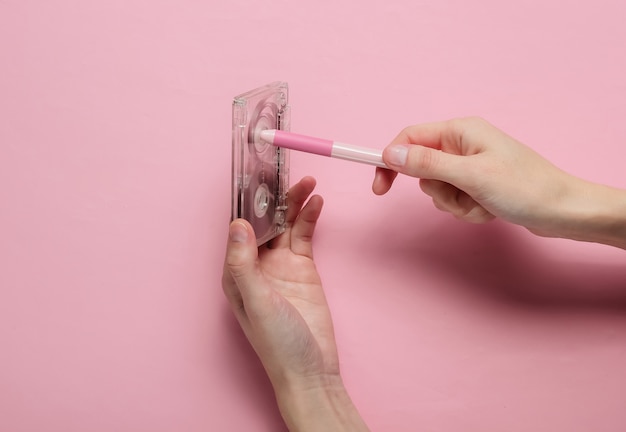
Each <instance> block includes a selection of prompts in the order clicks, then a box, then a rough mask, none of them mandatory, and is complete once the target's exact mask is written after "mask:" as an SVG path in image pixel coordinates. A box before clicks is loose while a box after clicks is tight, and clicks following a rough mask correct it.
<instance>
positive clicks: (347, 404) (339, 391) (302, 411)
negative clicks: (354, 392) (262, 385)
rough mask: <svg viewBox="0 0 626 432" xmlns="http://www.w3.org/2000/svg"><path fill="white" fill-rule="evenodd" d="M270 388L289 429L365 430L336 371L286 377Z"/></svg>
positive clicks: (306, 430) (313, 431)
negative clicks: (317, 374)
mask: <svg viewBox="0 0 626 432" xmlns="http://www.w3.org/2000/svg"><path fill="white" fill-rule="evenodd" d="M274 391H275V393H276V400H277V402H278V407H279V409H280V412H281V415H282V416H283V419H284V420H285V423H286V424H287V427H288V428H289V430H290V431H291V432H294V431H298V432H315V431H330V430H342V431H343V430H345V431H367V430H369V429H368V428H367V426H366V424H365V423H364V422H363V419H362V418H361V416H360V415H359V413H358V411H357V409H356V407H355V406H354V404H353V403H352V400H351V399H350V396H349V394H348V392H347V390H346V388H345V386H344V385H343V381H342V379H341V376H340V375H338V374H336V375H321V376H313V377H307V378H299V379H291V380H286V381H283V382H282V383H281V384H280V385H274Z"/></svg>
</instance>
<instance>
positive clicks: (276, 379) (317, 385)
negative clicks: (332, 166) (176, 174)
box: [222, 177, 366, 430]
mask: <svg viewBox="0 0 626 432" xmlns="http://www.w3.org/2000/svg"><path fill="white" fill-rule="evenodd" d="M314 187H315V179H313V178H312V177H305V178H303V179H302V180H301V181H300V182H299V183H297V184H296V185H294V186H293V187H292V188H291V189H290V190H289V194H288V210H287V214H286V220H287V224H288V228H287V230H286V231H285V232H284V233H283V234H281V235H280V236H278V237H276V238H275V239H274V240H272V241H271V242H269V243H268V244H267V245H264V246H261V247H260V248H258V249H257V247H256V238H255V235H254V231H253V229H252V226H250V224H249V223H248V222H247V221H245V220H243V219H237V220H235V221H233V222H232V223H231V225H230V232H229V241H228V245H227V248H226V259H225V264H224V273H223V277H222V287H223V289H224V293H225V294H226V297H227V298H228V300H229V303H230V305H231V307H232V310H233V312H234V314H235V316H236V318H237V320H238V321H239V324H240V325H241V328H242V329H243V331H244V333H245V335H246V337H247V338H248V340H249V341H250V343H251V344H252V346H253V348H254V350H255V351H256V353H257V355H258V356H259V358H260V360H261V362H262V363H263V366H264V368H265V370H266V372H267V374H268V376H269V378H270V381H271V382H272V385H273V387H274V391H275V393H276V398H277V401H278V405H279V408H280V410H281V414H282V415H283V418H284V419H285V422H286V423H287V426H288V427H289V428H290V430H338V429H337V427H339V425H348V424H349V425H352V426H354V425H360V427H361V428H362V429H359V430H366V429H363V428H364V424H363V423H362V420H360V417H359V416H358V413H356V410H355V409H354V406H353V405H352V402H351V401H350V398H349V397H348V394H347V392H346V391H345V388H344V387H343V383H342V381H341V376H340V374H339V360H338V357H337V346H336V343H335V336H334V331H333V324H332V320H331V316H330V311H329V309H328V305H327V303H326V298H325V296H324V291H323V289H322V284H321V280H320V277H319V274H318V273H317V270H316V268H315V263H314V262H313V249H312V244H311V240H312V238H313V233H314V231H315V225H316V223H317V220H318V218H319V216H320V212H321V210H322V205H323V200H322V198H321V197H320V196H318V195H315V196H313V197H311V199H310V200H309V201H308V202H307V203H306V205H304V203H305V202H306V200H307V198H308V196H309V195H310V194H311V192H312V191H313V189H314ZM303 205H304V207H303Z"/></svg>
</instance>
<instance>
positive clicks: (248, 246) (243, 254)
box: [224, 219, 260, 298]
mask: <svg viewBox="0 0 626 432" xmlns="http://www.w3.org/2000/svg"><path fill="white" fill-rule="evenodd" d="M258 257H259V252H258V249H257V244H256V237H255V235H254V230H253V228H252V226H251V225H250V223H248V222H247V221H246V220H244V219H237V220H235V221H233V222H231V224H230V227H229V230H228V244H227V246H226V259H225V263H224V267H225V269H224V270H225V273H226V272H228V273H230V275H231V277H232V279H233V282H234V283H235V285H236V287H237V288H238V289H239V291H240V293H241V296H242V297H244V298H245V297H247V295H248V294H249V293H250V291H251V288H252V287H253V286H254V285H255V281H257V280H258V278H259V275H260V271H259V264H258Z"/></svg>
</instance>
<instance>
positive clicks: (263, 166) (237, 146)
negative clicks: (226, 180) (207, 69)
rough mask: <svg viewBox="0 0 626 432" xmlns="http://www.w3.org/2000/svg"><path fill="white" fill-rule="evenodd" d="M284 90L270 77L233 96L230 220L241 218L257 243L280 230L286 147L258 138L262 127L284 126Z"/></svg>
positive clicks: (282, 227) (285, 186) (284, 199)
mask: <svg viewBox="0 0 626 432" xmlns="http://www.w3.org/2000/svg"><path fill="white" fill-rule="evenodd" d="M288 99H289V89H288V85H287V83H285V82H280V81H277V82H274V83H271V84H268V85H266V86H263V87H259V88H257V89H254V90H251V91H249V92H246V93H243V94H241V95H239V96H236V97H235V98H234V100H233V140H232V146H233V149H232V150H233V154H232V219H236V218H243V219H246V220H247V221H248V222H250V224H251V225H252V227H253V228H254V231H255V233H256V238H257V244H258V245H261V244H263V243H266V242H268V241H269V240H271V239H273V238H274V237H276V236H277V235H279V234H281V233H282V232H284V231H285V228H286V220H285V212H286V210H287V190H288V189H289V150H287V149H284V148H280V147H274V146H272V145H270V144H268V143H266V142H264V141H262V140H261V139H260V134H261V132H262V131H264V130H268V129H279V130H285V131H288V130H289V126H290V125H289V123H290V110H289V105H288Z"/></svg>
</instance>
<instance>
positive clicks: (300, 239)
mask: <svg viewBox="0 0 626 432" xmlns="http://www.w3.org/2000/svg"><path fill="white" fill-rule="evenodd" d="M323 205H324V200H323V199H322V197H321V196H319V195H314V196H313V197H311V199H310V200H309V202H308V203H306V205H305V206H304V208H303V209H302V211H301V212H300V214H299V215H298V218H297V219H296V221H295V223H294V224H293V227H292V228H291V250H292V251H293V253H295V254H296V255H302V256H306V257H308V258H311V259H313V244H312V240H313V233H314V232H315V226H316V225H317V221H318V219H319V217H320V214H321V212H322V207H323Z"/></svg>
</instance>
